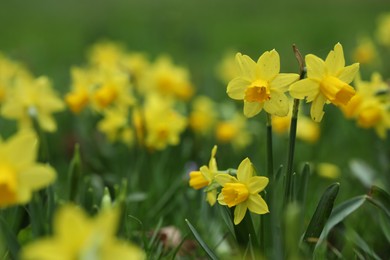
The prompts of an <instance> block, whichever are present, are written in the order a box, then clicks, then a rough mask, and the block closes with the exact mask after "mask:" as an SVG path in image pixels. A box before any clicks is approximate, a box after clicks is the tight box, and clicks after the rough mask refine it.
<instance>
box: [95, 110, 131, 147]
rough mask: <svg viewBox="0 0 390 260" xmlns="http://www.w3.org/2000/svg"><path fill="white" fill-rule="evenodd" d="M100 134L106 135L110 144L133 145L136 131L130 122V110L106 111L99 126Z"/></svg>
mask: <svg viewBox="0 0 390 260" xmlns="http://www.w3.org/2000/svg"><path fill="white" fill-rule="evenodd" d="M97 128H98V130H99V131H100V132H102V133H104V134H105V135H106V137H107V138H108V140H109V141H110V142H113V143H114V142H117V141H120V142H123V143H125V144H127V145H132V144H133V142H134V131H133V129H132V128H131V127H130V125H129V122H128V110H127V109H119V108H110V109H106V110H104V112H103V119H101V120H100V121H99V123H98V125H97Z"/></svg>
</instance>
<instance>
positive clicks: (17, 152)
mask: <svg viewBox="0 0 390 260" xmlns="http://www.w3.org/2000/svg"><path fill="white" fill-rule="evenodd" d="M37 149H38V139H37V136H36V135H35V133H34V132H33V131H31V130H22V131H20V132H19V133H17V134H16V135H14V136H12V137H11V138H10V139H9V140H7V142H5V143H4V148H3V151H4V152H5V156H6V157H7V159H8V160H9V161H10V163H12V164H13V165H16V166H17V167H18V168H20V169H23V168H24V167H27V166H29V165H30V164H32V163H34V162H35V160H36V156H37Z"/></svg>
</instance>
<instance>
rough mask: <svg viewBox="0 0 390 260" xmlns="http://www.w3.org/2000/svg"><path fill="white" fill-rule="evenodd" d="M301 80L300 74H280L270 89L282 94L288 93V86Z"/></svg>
mask: <svg viewBox="0 0 390 260" xmlns="http://www.w3.org/2000/svg"><path fill="white" fill-rule="evenodd" d="M298 79H299V75H298V74H294V73H280V74H278V75H277V76H276V78H274V79H273V80H272V81H271V82H270V89H271V91H272V89H278V90H279V91H280V92H286V91H287V90H288V86H289V85H290V84H291V83H293V82H295V81H297V80H298Z"/></svg>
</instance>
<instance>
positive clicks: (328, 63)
mask: <svg viewBox="0 0 390 260" xmlns="http://www.w3.org/2000/svg"><path fill="white" fill-rule="evenodd" d="M305 61H306V66H307V78H306V79H303V80H300V81H298V82H295V83H293V84H292V85H291V86H290V94H291V96H293V97H294V98H298V99H304V98H306V100H307V102H313V103H312V105H311V110H310V114H311V117H312V119H313V120H314V121H316V122H320V121H321V120H322V117H323V115H324V112H323V107H324V105H325V103H327V102H331V103H333V104H334V105H337V106H338V105H346V104H347V103H348V102H349V100H350V99H351V98H352V97H353V96H354V95H355V90H354V88H353V87H351V86H350V85H349V83H351V82H352V80H353V79H354V77H355V75H356V73H357V72H358V70H359V64H358V63H354V64H352V65H350V66H347V67H345V60H344V52H343V47H342V46H341V44H340V43H337V44H336V45H335V46H334V50H332V51H330V52H329V54H328V56H327V57H326V59H325V61H324V60H322V59H321V58H319V57H317V56H315V55H313V54H308V55H306V57H305Z"/></svg>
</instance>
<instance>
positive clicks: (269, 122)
mask: <svg viewBox="0 0 390 260" xmlns="http://www.w3.org/2000/svg"><path fill="white" fill-rule="evenodd" d="M267 174H268V177H270V178H271V179H272V180H273V179H274V158H273V152H272V118H271V115H270V114H268V113H267Z"/></svg>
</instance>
